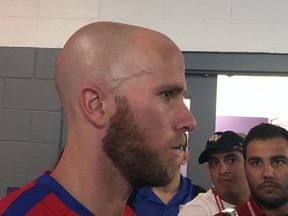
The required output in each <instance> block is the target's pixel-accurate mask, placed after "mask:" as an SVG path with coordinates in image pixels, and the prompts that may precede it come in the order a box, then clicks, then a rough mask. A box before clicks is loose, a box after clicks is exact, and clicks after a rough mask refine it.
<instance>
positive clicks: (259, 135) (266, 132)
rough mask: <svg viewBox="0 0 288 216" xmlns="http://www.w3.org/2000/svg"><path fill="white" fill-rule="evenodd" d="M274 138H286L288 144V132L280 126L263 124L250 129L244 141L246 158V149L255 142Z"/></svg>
mask: <svg viewBox="0 0 288 216" xmlns="http://www.w3.org/2000/svg"><path fill="white" fill-rule="evenodd" d="M272 138H284V139H286V140H287V142H288V131H287V130H286V129H284V128H282V127H280V126H278V125H273V124H269V123H261V124H259V125H257V126H255V127H253V128H251V129H250V131H249V132H248V134H247V136H246V137H245V139H244V145H243V150H244V151H243V155H244V158H246V149H247V146H248V144H249V143H250V142H251V141H253V140H267V139H272Z"/></svg>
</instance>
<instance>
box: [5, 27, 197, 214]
mask: <svg viewBox="0 0 288 216" xmlns="http://www.w3.org/2000/svg"><path fill="white" fill-rule="evenodd" d="M55 84H56V88H57V91H58V94H59V98H60V101H61V103H62V107H63V111H64V114H65V120H66V123H67V138H66V140H67V141H66V144H65V149H64V152H63V155H62V157H61V159H60V161H59V163H58V164H57V166H56V168H55V169H54V170H53V171H52V172H50V171H46V172H45V173H43V174H42V175H41V176H40V177H39V178H38V179H36V180H35V181H33V182H32V183H30V184H28V185H26V186H24V187H23V188H21V189H20V190H18V191H16V192H14V193H12V194H10V195H8V196H7V197H5V198H4V199H3V200H1V202H0V215H17V216H19V215H29V216H30V215H49V216H50V215H81V216H82V215H100V216H101V215H113V216H120V215H123V213H124V215H125V214H126V213H130V214H133V212H131V211H129V209H128V207H127V206H126V205H125V203H126V201H127V199H128V196H129V194H130V193H131V191H132V190H133V189H134V188H136V187H144V186H153V187H156V186H163V185H167V184H168V183H170V182H171V181H172V179H173V178H174V176H175V174H176V173H177V171H178V164H177V159H178V158H179V157H180V154H181V149H182V148H183V145H184V143H185V137H184V132H185V131H190V130H193V129H194V128H195V126H196V121H195V118H194V117H193V115H192V114H191V113H190V111H189V109H187V107H186V105H185V104H184V101H183V97H184V95H185V92H186V89H187V86H186V80H185V74H184V59H183V55H182V53H181V51H180V50H179V48H178V47H177V46H176V45H175V44H174V43H173V42H172V41H171V40H170V39H169V38H168V37H166V36H165V35H163V34H161V33H159V32H156V31H153V30H150V29H146V28H142V27H138V26H132V25H127V24H121V23H113V22H96V23H92V24H89V25H87V26H84V27H83V28H81V29H80V30H78V31H77V32H76V33H74V34H73V35H72V36H71V38H70V39H69V40H68V41H67V43H66V44H65V46H64V48H63V50H62V52H61V54H60V56H59V58H58V61H57V66H56V71H55ZM127 209H128V211H127Z"/></svg>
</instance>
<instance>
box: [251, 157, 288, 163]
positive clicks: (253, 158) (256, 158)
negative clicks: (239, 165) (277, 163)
mask: <svg viewBox="0 0 288 216" xmlns="http://www.w3.org/2000/svg"><path fill="white" fill-rule="evenodd" d="M269 159H270V160H271V159H272V160H275V159H284V160H288V158H287V157H286V156H283V155H274V156H272V157H270V158H269ZM252 160H263V158H261V157H258V156H255V157H250V158H248V161H249V162H250V161H252Z"/></svg>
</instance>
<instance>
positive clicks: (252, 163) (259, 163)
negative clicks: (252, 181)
mask: <svg viewBox="0 0 288 216" xmlns="http://www.w3.org/2000/svg"><path fill="white" fill-rule="evenodd" d="M250 164H251V165H252V166H260V165H261V162H260V161H251V162H250Z"/></svg>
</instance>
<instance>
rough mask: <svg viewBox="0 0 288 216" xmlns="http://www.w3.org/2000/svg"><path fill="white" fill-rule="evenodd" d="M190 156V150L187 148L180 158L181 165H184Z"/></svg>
mask: <svg viewBox="0 0 288 216" xmlns="http://www.w3.org/2000/svg"><path fill="white" fill-rule="evenodd" d="M189 158H190V152H189V151H188V150H186V151H185V152H183V160H182V163H181V164H182V165H185V164H186V163H187V162H188V160H189Z"/></svg>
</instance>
